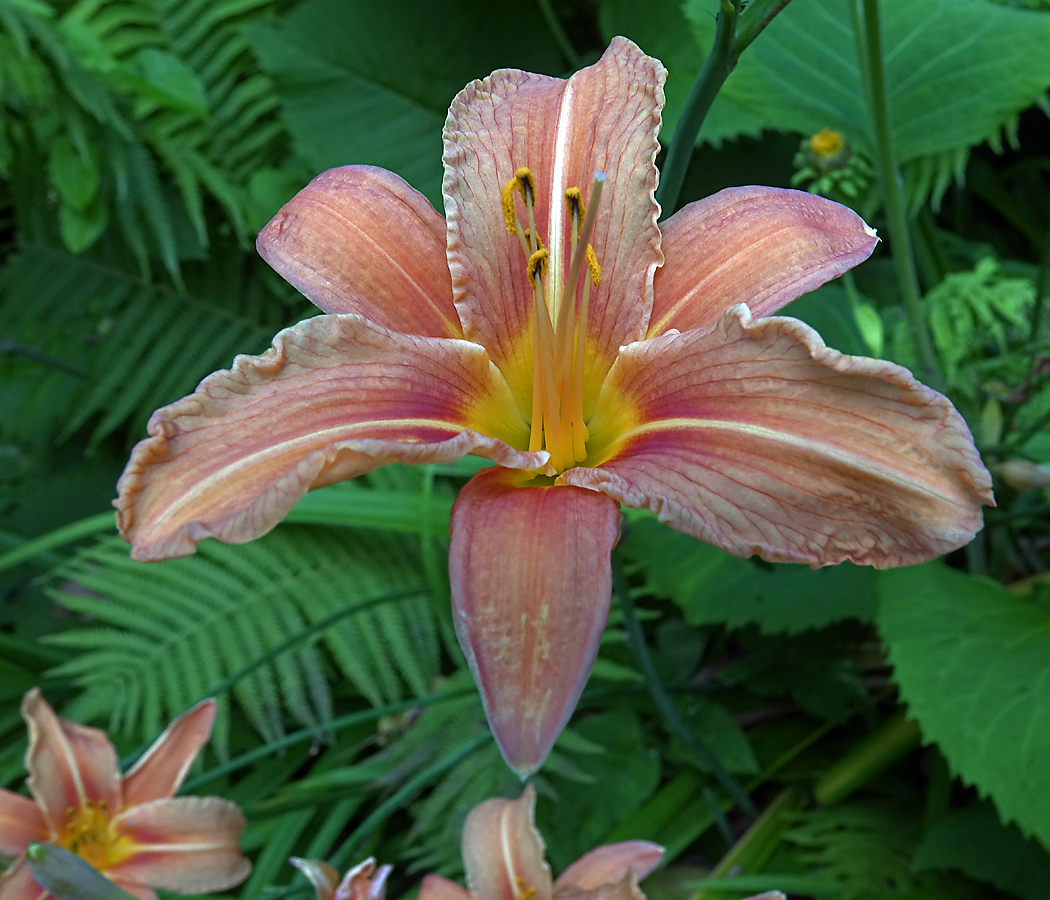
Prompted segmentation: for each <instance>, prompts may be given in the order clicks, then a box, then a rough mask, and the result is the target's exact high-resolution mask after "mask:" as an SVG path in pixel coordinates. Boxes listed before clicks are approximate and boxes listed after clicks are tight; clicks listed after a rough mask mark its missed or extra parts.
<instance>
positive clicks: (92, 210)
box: [58, 202, 109, 253]
mask: <svg viewBox="0 0 1050 900" xmlns="http://www.w3.org/2000/svg"><path fill="white" fill-rule="evenodd" d="M108 224H109V207H107V206H106V204H105V203H101V202H96V203H92V204H91V205H90V206H89V207H88V208H87V209H85V210H83V211H81V210H79V209H77V208H76V207H73V206H70V205H69V204H67V203H63V204H62V205H61V206H60V207H59V208H58V228H59V233H60V234H61V235H62V243H63V244H65V245H66V249H67V250H69V252H70V253H83V252H84V251H85V250H87V249H88V247H90V246H91V245H92V244H94V243H95V241H97V240H98V239H99V238H100V237H102V232H103V231H105V230H106V226H107V225H108Z"/></svg>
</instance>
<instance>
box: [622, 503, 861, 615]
mask: <svg viewBox="0 0 1050 900" xmlns="http://www.w3.org/2000/svg"><path fill="white" fill-rule="evenodd" d="M624 554H625V555H626V556H627V558H628V559H630V560H631V561H632V562H633V563H634V565H635V566H636V567H637V568H638V569H639V570H641V572H642V573H643V575H644V577H645V580H646V588H647V590H649V591H651V592H652V593H654V594H656V595H657V596H659V597H667V598H668V599H670V600H673V601H674V602H675V603H677V604H678V605H679V606H680V607H681V608H682V611H683V613H684V614H685V619H686V621H687V622H688V623H689V624H690V625H710V624H722V625H726V626H728V627H730V628H740V627H742V626H744V625H750V624H755V625H758V627H759V628H760V629H761V630H762V631H763V632H764V633H766V634H777V633H785V632H786V633H788V634H795V633H798V632H800V631H805V630H806V629H809V628H822V627H823V626H825V625H828V624H829V623H831V622H839V621H841V620H843V619H850V618H856V619H861V620H865V621H867V620H869V619H871V618H872V616H873V615H874V612H875V590H874V584H875V579H874V574H873V573H872V572H871V570H869V569H865V568H862V567H859V566H852V565H849V564H843V565H841V566H834V567H830V568H826V569H817V570H812V569H807V568H805V567H803V566H796V565H790V564H771V563H759V562H755V561H752V560H746V559H738V558H737V557H735V556H730V555H729V554H727V553H725V552H723V551H721V550H718V549H716V548H715V547H711V546H708V545H707V544H702V543H700V542H699V541H697V540H694V539H693V538H691V537H688V536H686V535H684V534H679V533H678V532H676V531H672V530H671V529H669V528H667V527H666V526H664V525H661V524H660V523H659V522H657V521H656V520H655V519H640V520H636V521H634V522H633V523H632V525H631V531H630V535H629V538H628V540H627V541H626V543H625V544H624Z"/></svg>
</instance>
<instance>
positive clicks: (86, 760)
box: [22, 688, 123, 838]
mask: <svg viewBox="0 0 1050 900" xmlns="http://www.w3.org/2000/svg"><path fill="white" fill-rule="evenodd" d="M22 718H24V719H25V720H26V724H27V725H28V726H29V749H28V750H27V751H26V768H27V769H28V770H29V779H28V780H27V782H26V784H27V785H28V786H29V792H30V793H31V794H32V795H33V798H34V799H35V800H36V802H37V803H38V804H39V805H40V811H41V813H42V814H43V817H44V821H45V822H46V823H47V827H48V830H49V831H50V832H51V834H52V835H53V836H54V837H56V838H57V837H60V836H61V835H62V833H63V832H64V831H65V827H66V824H67V821H68V817H67V814H66V811H67V810H69V809H80V808H81V807H83V806H84V805H85V804H86V803H87V802H89V801H90V802H91V803H95V804H98V803H100V802H101V803H105V804H106V805H107V806H108V808H109V809H110V810H117V809H120V808H121V807H122V806H123V803H122V797H121V790H120V772H119V770H118V768H117V753H116V751H115V750H114V749H113V745H112V744H111V743H110V742H109V738H108V737H106V733H105V732H104V731H101V730H99V729H98V728H89V727H87V726H85V725H77V724H76V723H75V722H67V721H66V720H65V719H60V718H59V717H58V716H56V715H55V711H54V710H53V709H52V708H51V707H50V706H49V705H48V703H47V701H46V700H45V699H44V697H43V695H42V694H41V693H40V689H39V688H33V689H32V690H30V691H29V692H28V693H27V694H26V695H25V697H24V698H23V699H22Z"/></svg>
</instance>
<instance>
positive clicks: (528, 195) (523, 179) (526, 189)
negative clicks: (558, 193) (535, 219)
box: [514, 166, 536, 206]
mask: <svg viewBox="0 0 1050 900" xmlns="http://www.w3.org/2000/svg"><path fill="white" fill-rule="evenodd" d="M514 181H515V182H516V183H517V188H518V190H519V191H521V199H522V200H524V201H525V205H526V206H527V205H529V204H530V203H535V202H536V179H535V178H533V177H532V170H531V169H528V168H526V167H525V166H522V167H521V168H519V169H518V171H517V172H515V173H514Z"/></svg>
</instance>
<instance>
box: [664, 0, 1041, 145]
mask: <svg viewBox="0 0 1050 900" xmlns="http://www.w3.org/2000/svg"><path fill="white" fill-rule="evenodd" d="M879 6H880V11H881V14H882V46H883V57H884V60H885V68H886V93H887V100H888V102H889V108H890V109H889V112H890V124H891V129H892V134H893V141H894V144H895V146H896V149H897V155H898V158H899V160H900V161H901V162H902V163H904V162H907V161H908V160H911V159H914V158H916V157H919V156H924V155H927V154H934V153H940V152H943V151H947V150H953V149H955V148H959V147H969V146H973V145H975V144H979V143H981V142H983V141H986V140H989V139H995V138H997V137H998V135H999V134H1000V132H1001V130H1002V129H1003V128H1005V127H1008V126H1009V125H1010V124H1011V123H1012V122H1013V120H1014V118H1015V117H1016V116H1017V115H1018V114H1019V113H1020V112H1021V111H1022V110H1024V109H1026V108H1027V107H1029V106H1031V105H1032V104H1033V103H1035V102H1036V101H1037V100H1038V99H1039V98H1040V97H1041V96H1042V95H1043V94H1044V93H1045V91H1046V89H1047V87H1048V86H1050V54H1048V53H1047V52H1046V48H1047V46H1048V45H1050V16H1048V15H1044V14H1041V13H1036V12H1029V11H1026V10H1018V9H1009V8H1005V7H1001V6H993V5H992V4H990V3H987V2H984V0H930V2H927V3H915V2H914V0H882V2H881V3H880V4H879ZM684 9H685V12H686V15H687V16H688V18H689V19H690V21H691V22H692V23H693V27H694V30H695V32H696V34H697V39H698V40H699V42H700V43H701V45H704V44H705V41H707V42H709V41H710V35H711V34H713V32H714V16H713V15H712V12H713V9H714V5H713V3H712V0H687V2H686V4H685V7H684ZM724 94H725V95H726V96H727V97H728V98H730V99H732V100H733V101H735V102H736V103H738V104H740V106H742V107H744V108H745V109H747V110H750V111H751V112H752V113H754V114H755V115H757V116H759V117H760V119H761V120H762V122H763V124H764V126H765V127H768V128H775V129H780V130H783V131H789V132H798V133H800V134H812V133H814V132H816V131H819V130H820V129H821V128H825V127H828V128H833V129H835V130H837V131H841V132H844V133H845V135H846V137H847V138H848V139H849V140H850V141H851V142H852V143H854V144H857V145H860V146H861V148H862V149H864V150H865V151H867V152H869V153H870V152H871V149H872V147H873V144H874V141H873V138H872V135H871V131H870V127H869V124H868V117H867V113H866V111H865V108H864V90H863V88H862V84H861V74H860V66H859V64H858V62H857V51H856V43H855V41H854V38H853V24H852V18H851V16H850V11H849V4H848V3H845V2H841V3H805V2H803V3H792V4H790V5H789V6H787V7H786V8H785V9H784V10H783V11H782V12H781V13H780V14H779V15H778V16H777V17H776V18H775V19H774V20H773V22H772V23H771V24H770V25H769V27H768V28H767V29H766V31H765V32H764V33H763V34H762V36H761V38H760V39H759V40H757V41H756V42H755V43H754V45H753V46H752V47H750V48H749V49H748V50H747V52H746V53H744V54H743V56H742V57H741V59H740V63H739V65H738V66H737V68H736V70H735V71H734V72H733V74H732V75H730V76H729V79H728V81H727V82H726V85H725V88H724Z"/></svg>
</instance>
